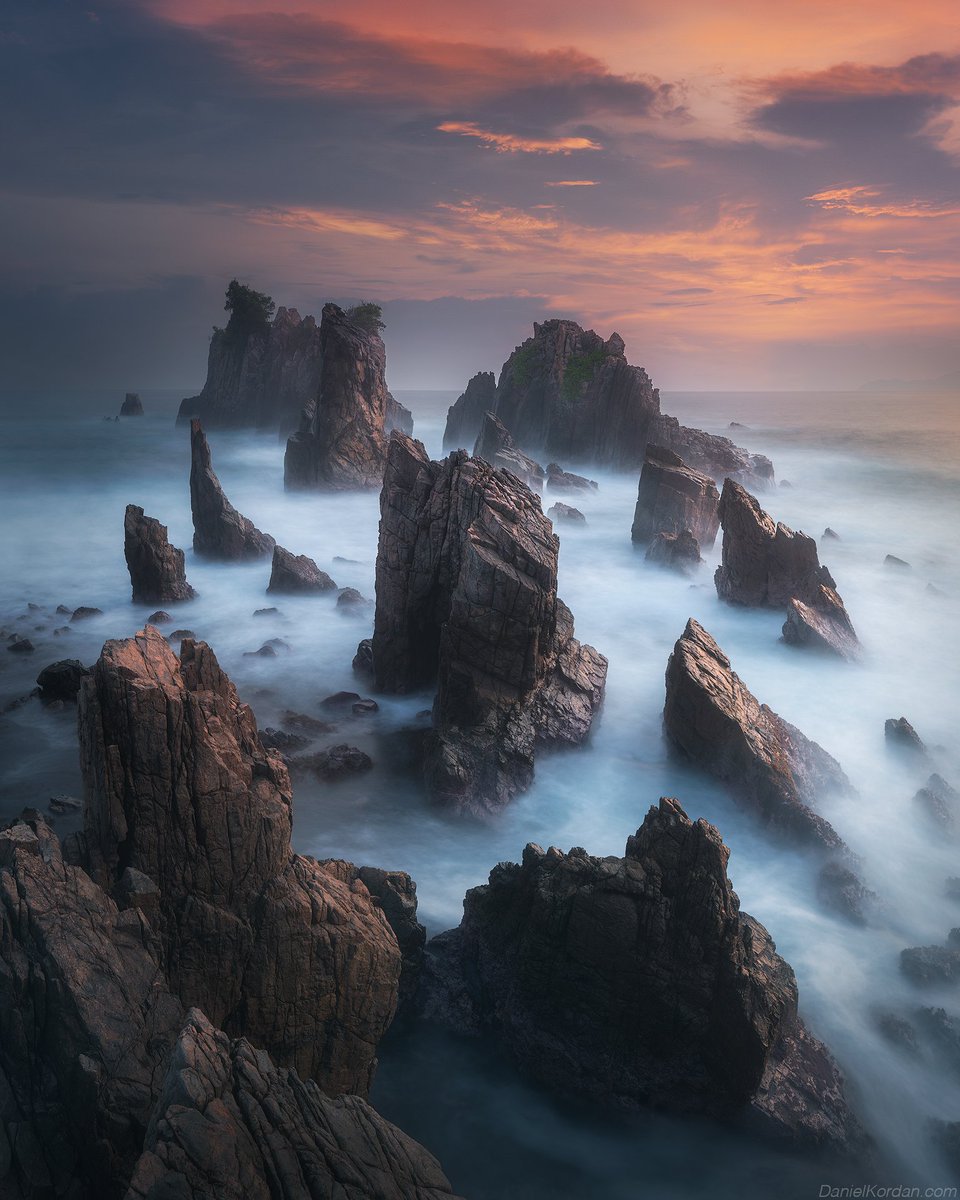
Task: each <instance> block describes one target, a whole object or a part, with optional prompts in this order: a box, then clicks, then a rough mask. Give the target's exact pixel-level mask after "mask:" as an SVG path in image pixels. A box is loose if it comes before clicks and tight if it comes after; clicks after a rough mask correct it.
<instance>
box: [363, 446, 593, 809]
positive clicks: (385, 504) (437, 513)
mask: <svg viewBox="0 0 960 1200" xmlns="http://www.w3.org/2000/svg"><path fill="white" fill-rule="evenodd" d="M380 513H381V521H380V542H379V547H378V551H377V597H376V603H377V607H376V616H375V622H374V635H373V639H372V644H371V645H370V646H369V647H365V646H363V645H361V648H360V650H358V655H357V659H356V660H355V665H358V666H361V667H362V666H363V665H364V663H365V662H366V661H368V660H369V662H370V664H371V666H372V671H373V675H374V679H375V682H376V686H377V687H378V688H379V689H380V690H381V691H384V692H410V691H416V690H418V689H421V688H427V687H433V686H435V687H436V688H437V695H436V700H435V701H434V706H433V730H432V733H431V734H430V735H429V736H428V738H427V742H426V748H425V763H424V772H425V777H426V781H427V787H428V791H429V792H430V794H431V795H432V796H433V797H434V798H435V799H437V800H439V801H441V802H443V803H445V804H449V805H452V806H454V807H456V808H458V809H462V810H469V811H474V812H479V811H486V810H490V809H496V808H499V807H500V806H502V805H503V804H505V803H506V802H507V801H508V800H509V799H510V798H511V797H512V796H514V795H515V794H516V793H517V792H518V791H521V790H523V789H524V788H526V787H527V786H529V784H530V781H531V779H532V778H533V765H534V757H535V753H536V751H537V749H538V748H539V747H545V746H558V745H578V744H580V743H581V742H583V741H584V739H585V738H586V737H587V735H588V733H589V732H590V726H591V724H592V722H593V718H594V716H595V714H596V713H597V711H598V710H599V707H600V704H601V701H602V697H603V689H604V683H605V679H606V670H607V662H606V659H605V658H604V657H603V656H602V655H600V654H598V653H597V652H596V650H594V649H593V648H592V647H591V646H581V644H580V643H579V642H578V641H577V640H576V639H575V638H574V636H573V617H572V616H571V614H570V611H569V609H567V607H566V605H564V604H563V602H562V601H560V600H558V598H557V555H558V550H559V542H558V539H557V537H556V535H555V534H554V533H553V530H552V527H551V525H550V522H549V521H548V520H547V518H546V517H545V516H544V515H543V513H542V511H541V509H540V503H539V500H538V498H537V497H536V496H534V495H533V494H532V493H531V492H530V490H529V488H527V487H525V486H524V485H523V484H522V483H521V482H520V481H519V480H518V479H516V478H515V477H514V476H512V475H510V474H509V473H507V472H504V471H495V470H494V469H493V468H492V467H491V466H490V465H489V464H488V463H485V462H483V461H482V460H480V459H471V458H468V456H467V455H466V454H465V453H463V451H460V452H458V453H456V454H451V455H450V456H449V457H448V458H447V459H446V460H444V461H443V462H431V461H430V459H429V458H428V457H427V454H426V451H425V450H424V448H423V446H422V445H421V444H420V443H419V442H414V441H412V440H411V439H410V438H407V437H403V436H402V435H400V434H397V433H394V434H393V436H392V438H391V442H390V453H389V459H388V463H387V471H386V475H385V477H384V485H383V491H382V493H381V497H380Z"/></svg>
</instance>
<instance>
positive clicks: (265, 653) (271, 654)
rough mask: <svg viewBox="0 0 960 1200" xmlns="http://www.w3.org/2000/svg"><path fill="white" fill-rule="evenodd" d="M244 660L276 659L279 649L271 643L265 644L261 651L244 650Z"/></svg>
mask: <svg viewBox="0 0 960 1200" xmlns="http://www.w3.org/2000/svg"><path fill="white" fill-rule="evenodd" d="M243 657H244V658H276V657H277V648H276V646H274V645H272V644H271V643H270V642H264V643H263V645H262V646H261V647H260V649H259V650H244V652H243Z"/></svg>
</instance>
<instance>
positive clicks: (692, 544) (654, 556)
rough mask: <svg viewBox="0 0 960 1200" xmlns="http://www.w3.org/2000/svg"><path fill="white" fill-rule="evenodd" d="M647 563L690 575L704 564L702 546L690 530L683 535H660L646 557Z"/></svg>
mask: <svg viewBox="0 0 960 1200" xmlns="http://www.w3.org/2000/svg"><path fill="white" fill-rule="evenodd" d="M644 559H645V561H646V562H652V563H658V564H659V565H660V566H663V567H670V568H671V569H672V570H674V571H683V572H685V573H689V572H690V571H695V570H696V569H697V567H698V566H699V565H700V564H701V563H702V562H703V559H702V558H701V557H700V545H699V543H698V542H697V539H696V538H695V537H694V536H693V534H692V533H691V532H690V530H689V529H684V531H683V532H682V533H658V534H657V536H656V537H655V538H654V539H653V541H652V542H651V543H650V545H649V546H648V547H647V552H646V554H645V555H644Z"/></svg>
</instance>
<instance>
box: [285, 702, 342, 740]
mask: <svg viewBox="0 0 960 1200" xmlns="http://www.w3.org/2000/svg"><path fill="white" fill-rule="evenodd" d="M280 724H281V725H282V726H283V727H284V729H299V730H301V731H302V732H303V733H309V734H313V735H317V734H322V733H332V732H333V730H334V729H336V725H331V724H330V722H329V721H321V720H320V719H319V718H318V717H311V716H310V715H309V714H307V713H298V712H294V711H293V710H292V709H289V708H288V709H286V710H285V711H284V712H282V713H281V714H280Z"/></svg>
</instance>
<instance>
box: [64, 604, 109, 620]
mask: <svg viewBox="0 0 960 1200" xmlns="http://www.w3.org/2000/svg"><path fill="white" fill-rule="evenodd" d="M102 616H103V609H102V608H88V607H87V606H86V605H81V606H80V607H79V608H75V609H74V610H73V614H72V616H71V617H70V620H71V621H88V620H89V619H90V618H91V617H102Z"/></svg>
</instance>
